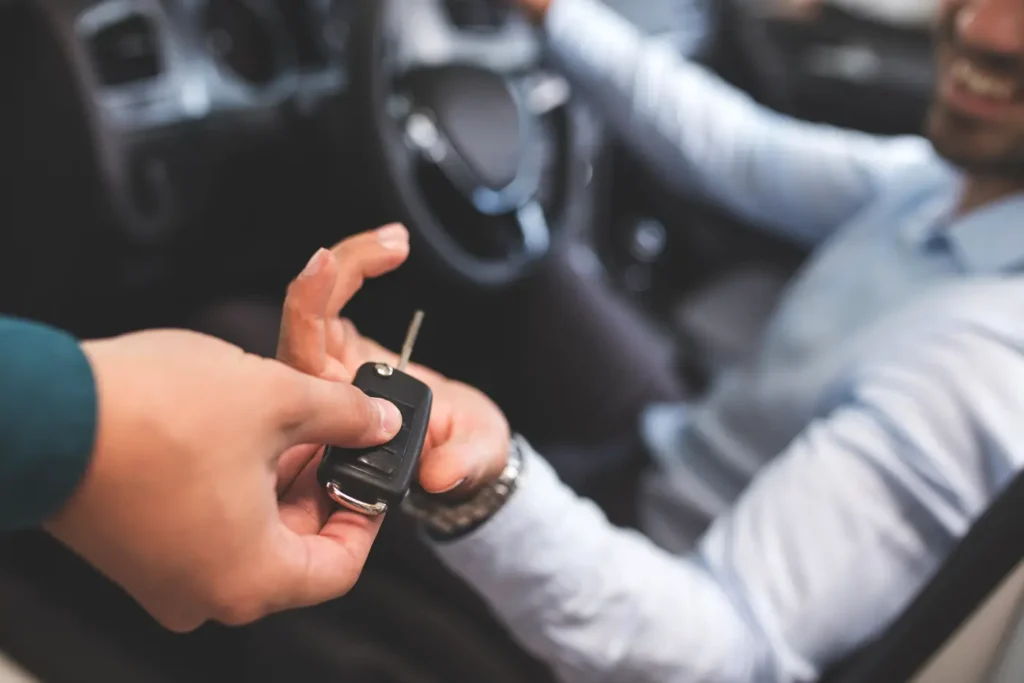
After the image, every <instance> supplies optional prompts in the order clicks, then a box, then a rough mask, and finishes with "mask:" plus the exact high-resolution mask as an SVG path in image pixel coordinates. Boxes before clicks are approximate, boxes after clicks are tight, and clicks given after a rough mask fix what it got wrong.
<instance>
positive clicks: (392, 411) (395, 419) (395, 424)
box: [373, 398, 402, 435]
mask: <svg viewBox="0 0 1024 683" xmlns="http://www.w3.org/2000/svg"><path fill="white" fill-rule="evenodd" d="M373 402H374V403H376V404H377V410H378V411H379V412H380V424H381V427H382V428H383V429H384V433H385V434H390V435H395V434H397V433H398V430H399V429H401V428H402V414H401V413H400V412H398V408H396V407H395V404H394V403H392V402H391V401H386V400H384V399H382V398H375V399H373Z"/></svg>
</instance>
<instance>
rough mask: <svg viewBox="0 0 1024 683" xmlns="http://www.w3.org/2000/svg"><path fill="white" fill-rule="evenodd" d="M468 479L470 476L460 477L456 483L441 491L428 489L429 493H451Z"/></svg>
mask: <svg viewBox="0 0 1024 683" xmlns="http://www.w3.org/2000/svg"><path fill="white" fill-rule="evenodd" d="M467 479H468V477H463V478H462V479H459V480H458V481H456V482H455V483H454V484H452V485H451V486H449V487H448V488H445V489H441V490H440V491H427V493H433V494H434V495H441V494H442V493H451V492H452V491H454V490H455V489H457V488H459V487H460V486H462V485H463V484H465V483H466V480H467Z"/></svg>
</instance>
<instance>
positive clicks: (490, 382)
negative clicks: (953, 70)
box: [0, 0, 1020, 683]
mask: <svg viewBox="0 0 1024 683" xmlns="http://www.w3.org/2000/svg"><path fill="white" fill-rule="evenodd" d="M606 1H607V2H608V4H610V5H612V6H613V7H614V8H615V9H616V10H618V11H619V12H620V13H622V14H623V15H625V16H626V17H628V18H629V19H630V20H631V21H633V22H634V23H635V24H637V25H638V26H640V27H641V28H643V29H644V30H645V31H647V32H649V33H651V34H656V35H658V36H659V37H661V38H662V39H663V40H665V41H667V42H668V43H669V44H671V45H672V46H673V47H674V48H675V49H677V50H678V51H679V52H680V53H681V54H683V55H685V56H687V57H690V58H692V59H695V60H698V61H700V62H702V63H704V64H707V65H708V66H709V67H711V68H712V69H714V70H715V71H716V72H717V73H718V74H720V75H721V76H723V77H724V78H725V79H727V80H729V81H730V82H732V83H734V84H736V85H737V86H739V87H740V88H742V89H743V90H745V91H746V92H748V93H750V94H751V95H752V96H753V97H754V98H755V99H757V100H758V101H760V102H762V103H764V104H766V105H767V106H770V107H772V108H774V109H776V110H778V111H780V112H784V113H786V114H790V115H793V116H796V117H799V118H803V119H808V120H814V121H825V122H830V123H834V124H837V125H841V126H845V127H852V128H857V129H861V130H865V131H871V132H877V133H885V134H899V133H916V132H918V131H919V129H920V126H921V122H922V116H923V113H924V109H925V106H926V103H927V101H928V99H929V97H930V94H931V89H932V86H933V66H932V56H931V39H930V34H929V23H930V19H931V16H932V15H933V13H934V11H935V5H936V2H937V0H831V1H828V2H826V1H825V0H761V1H759V0H606ZM0 14H2V17H0V50H2V52H3V55H4V58H3V59H2V60H0V87H2V88H3V90H2V92H3V102H4V106H3V107H2V108H0V110H2V114H0V115H2V116H3V117H4V121H3V125H0V150H2V153H0V167H2V168H3V183H2V185H0V187H2V188H3V190H2V191H3V193H4V200H3V201H2V202H0V210H2V211H4V212H6V214H7V215H5V216H4V217H3V221H2V223H0V224H2V225H3V229H2V232H0V279H2V285H0V311H3V312H4V313H8V314H16V315H22V316H27V317H31V318H34V319H39V320H43V321H47V322H50V323H53V324H56V325H59V326H61V327H64V328H66V329H69V330H71V331H73V332H75V333H76V334H78V335H81V336H83V337H96V336H104V335H113V334H117V333H121V332H125V331H128V330H134V329H139V328H142V327H153V326H184V327H190V328H194V329H200V330H204V331H208V332H211V333H214V334H218V335H220V336H223V337H225V338H227V339H229V340H231V341H234V342H236V343H239V344H241V345H243V346H245V347H246V348H248V349H250V350H252V351H254V352H257V353H264V354H272V353H273V348H274V343H275V336H276V332H277V330H276V311H277V308H278V307H279V306H280V302H281V299H282V297H283V293H284V290H285V287H286V285H287V283H288V281H289V280H290V278H291V277H293V276H294V275H295V274H296V273H297V272H298V271H299V270H300V269H301V267H302V265H303V264H304V263H305V261H306V260H307V259H308V257H309V256H310V255H311V254H312V253H313V252H314V251H315V250H316V249H317V248H318V247H320V246H325V245H331V244H333V243H335V242H337V241H339V240H341V239H342V238H344V237H345V236H346V235H349V234H352V233H354V232H358V231H361V230H365V229H368V228H370V227H373V226H376V225H378V224H381V223H383V222H385V221H389V220H402V221H404V222H406V224H407V225H408V226H409V227H410V229H411V232H412V236H413V244H414V247H413V256H412V259H411V261H410V263H409V266H408V267H407V268H403V269H402V271H401V272H399V273H396V274H394V275H391V276H388V277H386V278H383V279H382V280H380V281H378V282H373V283H369V284H368V285H367V287H366V288H365V290H364V291H363V292H362V293H361V294H360V295H359V296H358V297H357V300H356V301H355V302H354V303H353V305H352V306H351V307H350V309H347V310H346V315H349V316H350V317H352V318H353V319H354V320H355V322H356V323H357V324H358V325H359V326H360V328H361V329H362V330H363V331H364V333H366V334H368V335H369V336H372V337H375V338H376V339H378V340H379V341H381V342H382V343H384V344H385V345H387V346H391V347H396V346H397V345H398V344H399V343H400V341H401V335H402V333H403V331H404V328H405V325H406V324H407V322H408V320H409V316H410V314H411V312H412V311H413V309H414V308H417V307H421V308H424V309H426V310H427V312H428V315H427V319H426V323H425V326H424V328H423V333H422V335H421V339H420V342H419V344H418V346H417V359H418V360H419V361H421V362H424V363H426V364H429V365H432V366H435V367H437V368H438V369H440V370H442V371H443V372H446V373H448V374H450V375H452V376H456V377H459V378H460V379H463V380H466V381H468V382H470V383H473V384H476V385H478V386H480V387H482V388H484V389H485V390H486V391H488V392H489V393H490V394H491V395H492V396H493V397H494V398H495V399H496V400H497V402H498V403H499V404H500V405H502V406H503V407H504V408H505V409H506V411H507V412H508V414H509V417H510V420H511V421H512V422H513V424H516V425H517V427H518V428H519V429H521V430H522V431H523V432H524V433H525V434H526V435H527V436H528V437H529V438H531V440H533V441H534V443H535V444H537V445H539V446H541V447H542V450H543V447H544V446H545V445H546V444H560V445H570V446H573V447H580V448H585V447H588V446H592V445H593V444H595V443H600V442H602V441H603V440H604V439H607V438H610V437H612V436H614V435H616V434H618V433H620V432H621V428H622V424H621V423H616V422H615V420H614V419H608V420H601V419H595V416H602V415H623V414H625V415H626V416H627V417H629V418H632V416H631V415H630V413H629V411H628V410H627V411H625V412H623V411H621V410H619V408H620V407H621V406H619V405H613V404H614V403H616V402H618V403H623V402H624V403H628V402H629V401H631V400H634V398H635V397H638V396H640V395H649V393H650V391H651V388H652V386H653V387H654V388H655V390H657V387H658V385H659V382H660V381H661V380H660V378H661V377H662V376H663V375H664V374H665V373H671V374H673V375H679V376H683V377H685V378H686V380H687V384H688V385H689V386H690V387H693V391H694V392H699V391H700V390H701V387H703V386H704V385H705V384H706V381H707V379H708V378H709V377H711V376H714V375H715V374H716V373H718V372H720V371H721V370H722V369H724V368H728V367H729V366H730V365H731V364H733V363H736V362H738V360H739V359H741V358H742V357H743V356H744V355H745V354H746V353H747V352H748V350H749V349H751V348H752V347H753V346H754V345H755V344H756V342H757V339H758V336H759V334H760V330H761V326H762V325H763V324H764V322H765V321H766V320H767V317H768V315H769V314H770V313H771V311H772V309H773V307H774V303H775V301H776V297H777V296H778V294H779V293H780V291H781V290H782V288H783V287H784V285H785V283H786V281H787V279H788V278H789V276H790V275H791V274H792V273H793V271H794V270H795V269H796V268H797V267H798V266H799V264H800V263H801V261H802V259H803V257H804V254H803V253H802V252H801V251H800V250H799V249H798V248H796V247H794V246H793V245H792V244H790V243H784V242H781V241H775V240H774V239H773V238H771V237H769V236H766V234H765V233H763V232H760V231H757V230H756V226H750V225H745V224H743V223H742V222H740V221H737V220H736V219H735V217H734V216H731V215H728V214H725V213H723V212H722V211H721V209H719V208H717V207H714V206H710V205H707V204H705V203H703V202H701V201H699V200H697V199H690V198H687V197H682V198H680V197H678V196H676V195H674V194H672V193H670V192H668V191H667V189H666V188H665V187H664V185H663V183H662V181H661V179H659V178H658V177H657V176H656V175H654V174H651V173H650V172H648V171H647V170H646V169H645V168H644V167H642V166H641V165H639V164H637V163H636V161H635V160H634V159H633V158H632V157H631V154H630V152H629V150H627V149H625V147H624V146H623V145H621V144H620V141H619V140H618V139H617V137H616V136H615V135H614V134H612V133H611V132H610V131H609V130H608V129H607V126H606V125H605V123H604V122H603V121H602V120H601V117H600V116H599V115H597V114H596V113H595V111H594V110H593V109H592V108H591V107H589V106H588V104H587V102H586V101H585V100H583V99H582V98H579V97H577V96H576V95H575V94H574V93H573V91H572V88H571V87H570V85H569V84H568V83H567V82H565V81H564V80H563V79H562V78H561V77H560V76H558V75H557V74H556V73H555V72H553V71H552V70H550V69H548V68H547V66H546V65H545V61H544V54H543V49H542V44H541V41H540V40H539V37H538V35H537V33H536V31H535V29H533V28H532V27H531V26H529V25H528V24H527V23H526V22H525V21H524V20H523V19H522V18H521V17H520V16H518V15H517V14H516V13H515V12H512V11H510V10H509V8H508V6H507V5H505V4H503V3H502V2H500V1H495V0H388V1H387V2H384V1H383V0H382V1H380V2H372V1H371V0H177V1H174V0H4V1H3V2H0ZM510 97H511V98H512V100H514V101H515V102H516V103H518V105H517V106H519V109H518V110H517V111H518V113H519V116H520V117H521V118H522V119H523V120H528V122H529V128H528V134H527V135H525V136H523V135H521V133H522V131H523V130H525V129H522V128H517V127H516V126H515V125H514V124H515V119H514V117H513V120H512V123H511V124H510V125H509V126H506V127H505V128H504V129H496V128H494V127H493V126H492V127H488V125H481V124H480V122H481V121H487V122H490V124H494V125H498V124H495V121H497V122H498V123H500V122H501V119H502V116H505V115H506V113H507V110H506V109H503V108H502V107H501V106H500V103H501V102H504V101H505V100H507V99H508V98H510ZM503 98H505V99H503ZM425 111H430V112H433V113H434V114H435V116H434V117H426V116H424V115H423V113H424V112H425ZM524 112H525V113H524ZM506 123H507V122H506ZM440 139H444V140H446V141H447V143H448V144H451V145H453V146H455V147H460V148H462V149H463V151H465V152H466V158H468V159H470V160H471V161H472V162H474V163H475V167H474V169H473V170H474V171H475V172H477V173H478V174H482V175H488V174H489V175H490V177H491V178H492V179H493V180H494V183H492V184H493V185H495V186H498V185H501V184H502V183H501V182H500V181H501V179H502V178H510V177H513V176H516V174H517V173H525V176H524V177H527V178H528V181H529V182H527V183H526V184H527V185H528V187H527V188H526V189H523V188H520V191H522V192H525V193H526V194H527V195H528V199H529V201H526V202H523V201H518V200H519V199H522V197H519V196H510V195H509V194H508V193H505V194H502V193H499V192H490V193H487V192H482V191H480V188H478V187H474V186H473V185H472V182H470V181H469V180H467V172H466V169H465V168H463V167H459V166H458V164H455V165H452V164H449V163H446V162H445V160H444V159H441V158H440V157H438V156H437V155H435V154H434V151H436V148H437V144H438V140H440ZM482 141H484V142H486V144H483V143H482ZM524 145H525V147H522V148H521V146H524ZM509 159H513V160H514V161H512V162H510V161H509ZM517 164H518V165H517ZM524 168H526V171H524ZM470 175H471V174H470ZM513 194H514V193H513ZM524 196H525V195H524ZM512 207H514V208H512ZM453 330H455V331H457V332H458V334H452V331H453ZM637 359H644V360H643V361H642V362H634V361H636V360H637ZM638 368H639V369H638ZM612 385H614V386H616V387H621V389H622V391H621V392H620V393H621V395H618V396H616V397H615V398H614V399H613V398H611V397H609V396H608V392H607V391H603V389H604V388H606V387H608V386H612ZM665 393H666V396H668V394H670V393H671V390H670V389H668V388H666V389H665ZM556 408H557V409H558V410H557V413H556V410H555V409H556ZM556 415H557V419H556ZM595 425H599V427H597V428H595ZM1019 583H1020V582H1019V581H1018V583H1017V584H1012V585H1010V587H1009V588H1008V589H1007V592H1005V593H1004V594H1003V595H1002V597H1001V598H1000V599H999V600H998V601H997V603H998V605H997V607H996V608H994V609H995V610H996V612H995V615H996V616H994V617H992V618H991V619H989V620H988V621H987V622H985V624H988V625H987V626H985V624H983V625H982V626H981V627H979V628H981V629H982V630H981V631H978V632H975V633H976V634H977V633H982V635H981V636H977V635H975V640H974V641H971V642H972V643H973V644H972V645H970V646H969V647H968V648H967V652H968V655H963V654H962V652H963V651H961V655H959V656H955V657H954V658H953V659H954V660H955V661H956V662H958V663H959V664H960V665H962V666H967V667H969V668H970V667H971V666H973V670H971V671H967V672H965V671H964V670H962V669H951V668H950V666H951V665H950V664H949V663H948V662H947V663H946V664H944V665H943V666H942V667H940V669H942V670H943V671H945V674H944V676H945V678H943V677H942V676H940V677H939V678H932V679H930V680H932V681H936V680H948V681H956V682H957V683H968V682H969V681H972V680H982V679H981V676H982V674H983V672H989V673H991V671H990V670H989V667H990V660H991V658H992V656H993V654H992V653H994V652H997V651H998V652H1002V651H1003V649H1000V645H999V644H1000V643H1002V642H1003V637H1004V634H1006V633H1010V632H1012V631H1013V628H1014V626H1015V625H1016V623H1017V621H1019V613H1018V612H1019V610H1018V609H1017V602H1018V595H1019V593H1020V590H1019ZM116 594H117V591H116V590H115V589H114V588H112V587H111V586H109V585H108V584H107V583H106V582H104V581H103V580H102V579H101V578H99V577H97V576H94V575H92V574H91V573H89V572H88V571H86V570H84V569H83V568H82V567H79V566H77V564H76V560H75V559H74V558H71V557H69V556H67V555H66V554H65V553H62V551H61V550H60V549H58V548H55V547H53V545H52V544H49V543H47V542H46V539H42V538H39V537H37V536H34V535H20V536H18V537H15V538H12V539H10V540H9V541H5V543H4V545H2V546H0V650H2V651H6V652H7V653H8V655H9V659H10V662H9V663H5V661H6V660H3V659H0V671H5V670H7V669H10V671H11V673H0V681H2V682H3V683H9V682H10V683H13V682H14V681H21V680H25V681H29V680H41V681H46V682H48V683H61V682H63V681H100V680H102V681H121V680H125V681H205V680H217V681H226V680H253V681H263V680H267V681H270V680H280V681H284V680H296V679H305V678H311V677H312V676H313V675H317V676H321V675H331V676H332V678H334V679H336V680H345V681H364V680H365V681H393V682H394V683H412V682H413V681H455V682H458V681H461V680H483V679H480V678H476V679H474V678H472V677H471V676H470V675H469V674H466V673H465V672H466V671H468V670H471V665H470V663H469V662H471V661H473V659H474V657H482V656H483V655H482V654H480V653H479V652H477V653H476V654H465V657H457V658H455V662H454V663H453V661H445V662H440V661H437V659H438V658H437V657H436V656H431V654H430V651H429V648H428V647H427V646H425V645H417V644H415V643H411V642H407V641H406V640H402V638H404V636H401V635H400V633H401V632H400V631H395V632H394V634H393V635H394V636H395V637H396V638H398V639H399V640H400V641H401V643H402V645H403V648H404V655H403V656H395V655H394V654H393V653H391V654H389V655H387V656H376V653H378V652H379V651H380V642H379V638H378V639H377V640H374V639H373V638H371V637H368V636H367V635H366V633H360V632H356V631H352V629H350V628H349V626H346V624H345V620H344V619H340V618H339V617H337V616H336V615H325V614H323V613H319V612H316V611H312V612H311V613H309V614H306V613H302V614H300V615H286V616H284V617H281V618H275V619H271V620H268V621H267V623H265V624H261V625H259V626H257V627H254V628H252V629H241V630H237V631H233V632H231V633H227V632H226V631H224V630H219V629H216V628H212V627H211V628H210V629H206V630H202V631H201V632H200V633H198V634H195V635H194V636H190V637H187V638H172V637H170V636H168V635H167V634H161V633H159V632H158V629H156V627H155V626H152V625H151V624H149V623H148V622H147V621H146V619H145V618H144V617H143V616H142V615H140V614H139V613H138V611H137V610H136V609H135V608H134V606H133V605H132V604H130V603H129V602H127V601H124V600H120V601H118V600H116V599H115V597H116ZM409 604H410V607H409V609H410V610H419V611H418V612H417V614H420V615H426V617H427V618H428V622H427V623H429V618H430V615H431V614H432V612H431V610H432V609H434V607H432V606H431V605H430V604H425V605H424V604H419V603H416V601H415V600H413V599H412V598H409ZM438 609H439V608H438ZM437 614H439V612H438V613H437ZM435 616H437V615H436V614H435ZM437 618H438V619H440V618H441V617H440V616H437ZM985 629H987V630H985ZM442 630H443V629H442ZM385 631H386V629H385ZM467 637H468V636H467ZM979 638H980V640H979ZM467 647H468V646H467ZM403 648H400V649H403ZM300 660H301V661H304V662H305V663H306V664H305V667H306V668H301V667H299V668H295V667H296V664H295V663H296V662H297V661H300ZM14 662H17V664H16V665H15V664H14ZM458 666H462V667H463V669H461V670H459V671H461V672H462V673H458V672H457V671H456V669H453V668H452V667H456V668H457V667H458ZM360 667H362V668H360ZM465 667H469V669H467V668H465ZM16 669H17V670H20V671H22V672H24V674H18V673H15V671H16ZM951 671H956V672H957V673H955V674H951V673H950V672H951ZM951 675H952V676H953V677H950V676H951ZM5 676H6V678H5ZM18 676H23V677H22V678H19V677H18ZM487 680H499V678H488V679H487Z"/></svg>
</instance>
